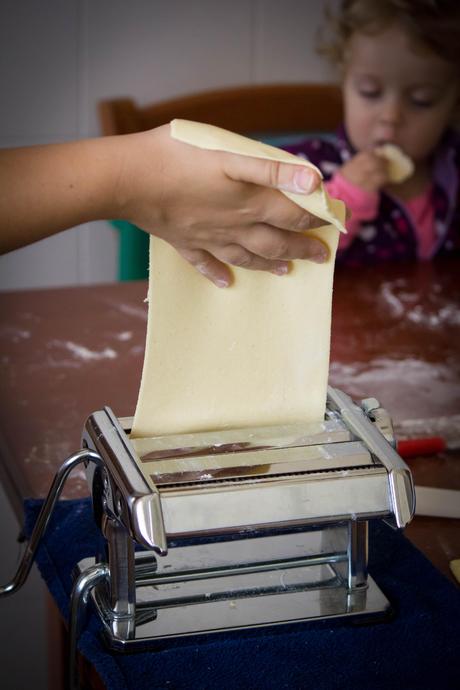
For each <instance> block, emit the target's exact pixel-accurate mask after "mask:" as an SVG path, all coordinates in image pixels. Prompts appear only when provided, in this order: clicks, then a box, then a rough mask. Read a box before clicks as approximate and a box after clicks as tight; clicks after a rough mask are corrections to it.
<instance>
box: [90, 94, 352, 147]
mask: <svg viewBox="0 0 460 690" xmlns="http://www.w3.org/2000/svg"><path fill="white" fill-rule="evenodd" d="M99 118H100V123H101V129H102V134H105V135H113V134H131V133H133V132H140V131H143V130H147V129H152V128H153V127H158V126H159V125H163V124H165V123H167V122H170V121H171V120H173V119H174V118H182V119H185V120H195V121H197V122H206V123H208V124H213V125H217V126H218V127H223V128H224V129H229V130H231V131H233V132H238V133H240V134H248V133H252V132H268V133H286V134H296V133H309V132H331V131H334V130H335V129H336V128H337V126H338V125H339V123H340V122H341V119H342V102H341V95H340V89H339V87H338V86H336V85H335V84H269V85H255V86H241V87H232V88H226V89H219V90H213V91H203V92H201V93H195V94H193V95H188V96H181V97H179V98H173V99H169V100H166V101H161V102H158V103H153V104H150V105H145V106H140V105H138V104H137V103H136V102H135V101H134V100H132V99H131V98H117V99H113V100H105V101H102V102H100V103H99Z"/></svg>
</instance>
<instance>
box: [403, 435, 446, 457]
mask: <svg viewBox="0 0 460 690" xmlns="http://www.w3.org/2000/svg"><path fill="white" fill-rule="evenodd" d="M443 450H446V443H445V441H444V439H442V438H441V437H440V436H432V437H429V438H411V439H408V440H407V441H398V453H399V454H400V456H401V457H402V458H415V457H416V456H417V455H436V453H441V452H442V451H443Z"/></svg>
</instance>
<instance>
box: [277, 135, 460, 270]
mask: <svg viewBox="0 0 460 690" xmlns="http://www.w3.org/2000/svg"><path fill="white" fill-rule="evenodd" d="M283 148H284V149H285V150H286V151H290V152H291V153H294V154H296V155H300V156H302V157H304V158H306V159H308V160H309V161H311V162H312V163H313V164H314V165H316V166H317V167H318V168H319V169H320V170H321V172H322V173H323V175H324V178H325V180H326V181H327V180H329V179H330V178H331V177H332V176H333V174H334V172H335V171H336V170H337V168H339V167H341V166H342V165H343V164H344V163H345V162H346V161H347V160H348V159H349V158H350V157H351V156H353V155H354V153H355V151H354V150H353V148H352V146H351V144H350V142H349V141H348V139H347V136H346V134H345V130H344V129H343V128H341V129H339V130H338V132H337V133H336V135H335V136H334V137H330V138H324V139H323V138H310V139H306V140H304V141H301V142H299V143H296V144H293V145H290V146H284V147H283ZM459 176H460V135H459V134H458V133H457V132H454V131H449V132H447V133H446V134H445V136H444V137H443V139H442V141H441V142H440V144H439V146H438V148H437V150H436V151H435V153H434V160H433V204H434V217H435V233H436V236H437V243H436V246H435V250H434V253H433V258H434V257H436V256H441V255H447V254H453V253H460V203H459V192H460V189H459ZM416 259H417V238H416V234H415V230H414V225H413V222H412V220H411V218H410V216H409V214H408V213H407V212H406V210H405V207H404V205H403V204H402V203H401V202H399V201H398V200H396V199H395V198H393V197H392V196H390V195H389V194H387V193H385V192H381V193H380V201H379V206H378V213H377V215H376V217H375V218H373V219H371V220H369V221H366V222H363V223H362V229H361V231H360V232H359V233H358V235H357V236H356V237H355V238H354V239H353V241H352V242H351V244H350V245H349V246H348V247H346V248H345V249H344V250H342V251H341V252H339V253H338V255H337V261H338V262H339V263H343V264H347V265H349V266H359V265H363V264H369V263H375V262H380V261H387V260H391V261H395V260H406V261H407V260H416Z"/></svg>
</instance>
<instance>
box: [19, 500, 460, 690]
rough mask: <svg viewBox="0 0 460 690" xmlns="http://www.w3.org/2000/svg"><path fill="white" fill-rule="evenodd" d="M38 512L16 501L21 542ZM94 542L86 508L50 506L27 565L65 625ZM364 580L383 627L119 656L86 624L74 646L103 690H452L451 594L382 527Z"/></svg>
mask: <svg viewBox="0 0 460 690" xmlns="http://www.w3.org/2000/svg"><path fill="white" fill-rule="evenodd" d="M40 506H41V502H38V501H26V506H25V508H26V532H27V533H28V534H30V531H31V529H32V526H33V524H34V522H35V519H36V517H37V515H38V511H39V509H40ZM98 539H99V535H98V533H97V530H96V527H95V525H94V522H93V520H92V516H91V506H90V501H89V500H80V501H61V502H59V503H58V505H57V507H56V512H55V514H54V517H53V519H52V521H51V523H50V527H49V530H48V534H47V536H46V538H45V541H44V544H43V545H42V546H41V547H40V550H39V553H38V555H37V562H38V566H39V568H40V571H41V573H42V576H43V578H44V579H45V581H46V583H47V585H48V587H49V589H50V591H51V593H52V595H53V596H54V598H55V600H56V602H57V604H58V606H59V608H60V610H61V612H62V614H63V616H64V617H66V618H67V617H68V612H69V605H68V604H69V593H70V589H71V571H72V568H73V567H74V565H75V564H76V563H77V562H78V561H79V560H81V559H82V558H85V557H88V556H92V555H94V552H95V549H96V544H97V540H98ZM370 572H371V574H372V575H373V577H374V578H375V579H376V580H377V582H378V584H379V586H380V587H381V589H382V590H383V591H384V593H385V594H386V595H387V597H388V598H389V599H390V601H391V602H392V604H393V605H394V607H395V610H396V615H395V616H394V618H393V619H392V620H391V621H390V622H386V623H379V624H376V625H372V626H353V625H350V624H349V623H344V622H338V621H337V622H331V621H322V622H316V623H309V624H304V623H300V624H297V625H293V626H289V627H286V626H280V627H277V628H272V629H266V630H255V631H241V632H238V633H233V634H232V635H229V636H227V637H224V638H222V637H219V638H216V637H215V636H208V637H204V638H200V640H199V642H198V643H197V641H196V640H194V639H193V638H183V639H182V640H181V642H180V644H177V643H174V642H168V643H166V644H165V643H163V644H162V646H161V648H160V647H158V648H157V650H156V651H152V652H149V653H140V654H132V655H123V654H114V653H109V652H107V650H106V649H105V648H104V646H103V644H102V642H101V640H100V637H99V632H100V627H99V622H98V620H97V619H96V617H95V616H92V617H90V620H89V623H88V625H87V627H86V628H85V630H84V631H83V633H82V635H81V637H80V643H79V647H80V650H81V652H82V653H83V654H84V656H85V657H86V658H87V659H88V660H89V661H90V662H91V663H92V664H93V665H94V667H95V668H96V670H97V672H98V673H99V675H100V677H101V678H102V680H103V682H104V683H105V685H106V687H107V689H108V690H127V689H128V688H132V689H133V690H134V689H135V690H144V689H147V688H148V689H149V690H150V689H152V688H155V689H160V688H161V689H164V690H180V689H183V690H215V688H217V687H219V688H222V689H223V690H242V689H244V690H246V689H248V690H249V689H251V690H253V689H257V690H275V688H276V690H281V689H283V688H287V689H289V690H295V689H299V690H300V689H302V690H308V689H309V688H311V689H312V690H335V689H337V690H339V689H340V690H357V688H362V689H363V690H367V688H372V690H389V689H390V688H394V687H401V688H404V690H433V689H434V688H436V690H454V688H455V690H458V688H459V687H460V668H459V659H460V590H459V589H458V588H456V587H455V585H453V584H452V583H450V582H449V581H448V580H447V579H446V578H444V576H443V575H441V574H440V573H439V572H438V571H437V570H436V569H435V568H434V567H433V566H432V565H431V564H430V563H429V561H428V560H427V559H426V558H425V557H424V556H423V555H422V554H421V553H420V552H419V551H418V550H417V549H416V548H415V547H414V546H412V544H411V543H410V542H409V541H408V540H407V539H406V538H405V537H404V536H403V535H401V534H399V533H395V532H393V531H391V530H390V529H389V528H388V527H386V526H385V525H383V524H382V523H376V524H373V525H371V549H370Z"/></svg>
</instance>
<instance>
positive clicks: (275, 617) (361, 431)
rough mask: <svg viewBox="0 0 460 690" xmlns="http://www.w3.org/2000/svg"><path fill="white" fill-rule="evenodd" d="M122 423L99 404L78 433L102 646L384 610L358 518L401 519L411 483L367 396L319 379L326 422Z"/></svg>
mask: <svg viewBox="0 0 460 690" xmlns="http://www.w3.org/2000/svg"><path fill="white" fill-rule="evenodd" d="M130 424H131V419H129V418H126V419H119V420H118V419H117V418H116V417H115V416H114V415H113V413H112V412H111V410H110V409H108V408H106V409H104V410H102V411H99V412H96V413H94V414H92V415H91V416H90V417H89V419H88V421H87V423H86V426H85V429H84V433H83V445H84V446H85V448H88V449H89V450H91V451H93V452H95V453H96V454H97V455H98V456H99V457H100V458H101V459H102V462H101V463H99V464H98V463H96V464H93V463H91V464H89V465H88V470H87V474H88V480H89V484H90V487H91V491H92V496H93V502H94V506H95V515H96V519H98V521H99V524H100V527H101V530H102V533H103V534H104V537H105V540H106V549H105V553H104V554H102V555H99V556H98V558H97V559H86V560H85V561H83V562H81V563H80V564H79V566H78V574H79V577H80V581H81V580H82V581H83V589H85V588H86V587H89V586H91V591H92V598H93V601H94V603H95V605H96V609H97V611H98V613H99V615H100V618H101V620H102V621H103V626H104V634H105V638H106V641H107V643H108V644H109V646H110V647H111V648H114V649H116V650H131V649H141V648H143V647H145V646H146V644H148V643H149V642H151V641H152V640H158V639H161V638H169V637H176V636H182V635H191V634H200V633H201V634H205V633H211V632H218V631H223V630H233V629H238V628H248V627H257V626H266V625H277V624H281V623H293V622H295V621H300V620H311V619H319V618H332V617H339V616H344V617H366V616H367V617H369V616H370V617H371V618H374V617H376V616H378V615H382V614H385V613H386V612H388V611H389V607H390V605H389V602H388V601H387V599H386V598H385V596H384V595H383V594H382V592H381V591H380V589H379V588H378V587H377V585H376V583H375V582H374V581H373V579H372V578H371V577H370V576H369V575H368V572H367V551H368V521H369V520H370V519H373V518H381V519H384V520H387V521H389V522H391V524H393V525H394V526H395V527H397V528H403V527H404V526H405V525H406V524H407V523H408V522H409V521H410V520H411V518H412V516H413V513H414V508H415V497H414V496H415V495H414V487H413V483H412V477H411V473H410V471H409V468H408V467H407V466H406V465H405V463H404V462H403V461H402V460H401V458H400V457H399V456H398V455H397V453H396V451H395V450H394V447H393V445H392V444H393V443H394V439H393V433H392V426H391V420H390V418H389V416H388V414H387V413H386V412H385V410H383V409H382V408H381V407H380V406H379V403H378V402H377V401H376V400H375V399H367V400H365V401H363V402H362V403H361V406H358V405H356V404H354V403H353V402H352V400H351V399H350V398H349V397H348V396H347V395H345V394H344V393H342V392H341V391H338V390H336V389H332V388H330V389H329V392H328V400H327V410H326V415H325V419H324V421H323V422H321V423H315V424H297V425H288V426H280V427H276V428H274V427H259V428H255V429H239V430H221V431H215V432H205V433H195V434H185V435H180V436H163V437H157V438H141V439H133V440H130V438H129V431H130ZM135 544H137V545H139V546H140V547H142V548H141V549H140V550H135ZM91 568H96V575H95V577H96V580H97V579H98V578H99V581H98V583H97V584H96V586H94V587H93V586H92V583H91V578H90V582H89V583H88V582H87V581H86V576H85V573H91V572H92V571H91Z"/></svg>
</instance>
